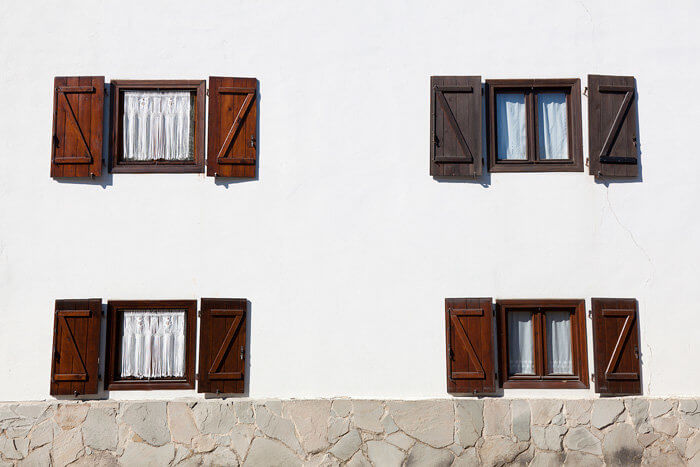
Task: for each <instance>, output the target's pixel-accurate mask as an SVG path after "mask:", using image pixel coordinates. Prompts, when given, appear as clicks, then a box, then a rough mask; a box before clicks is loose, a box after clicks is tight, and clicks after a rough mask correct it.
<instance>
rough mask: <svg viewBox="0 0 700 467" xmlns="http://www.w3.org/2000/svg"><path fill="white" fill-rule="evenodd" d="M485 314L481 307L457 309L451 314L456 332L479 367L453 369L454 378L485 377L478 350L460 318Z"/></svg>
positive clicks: (470, 357)
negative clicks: (473, 368)
mask: <svg viewBox="0 0 700 467" xmlns="http://www.w3.org/2000/svg"><path fill="white" fill-rule="evenodd" d="M483 314H484V310H481V309H478V310H455V312H454V314H450V321H451V322H452V326H453V327H454V328H455V334H457V337H458V338H459V340H460V341H461V342H462V345H463V346H464V348H465V349H466V351H467V355H469V359H470V360H471V361H472V363H474V365H475V366H476V367H477V368H478V370H477V371H459V372H456V371H453V372H451V373H452V378H453V379H477V378H478V379H483V378H484V376H485V373H484V367H483V365H482V364H481V361H480V360H479V358H478V357H477V355H476V350H475V349H474V346H473V345H472V343H471V341H470V340H469V337H468V336H467V332H466V330H465V329H464V326H463V325H462V322H461V321H460V320H459V319H458V316H482V315H483Z"/></svg>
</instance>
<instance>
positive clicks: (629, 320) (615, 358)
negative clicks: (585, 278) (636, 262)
mask: <svg viewBox="0 0 700 467" xmlns="http://www.w3.org/2000/svg"><path fill="white" fill-rule="evenodd" d="M591 303H592V305H593V354H594V360H595V390H596V392H597V393H600V394H605V395H621V394H641V393H642V381H641V363H640V360H639V329H638V325H637V322H638V320H637V300H635V299H633V298H593V299H592V300H591Z"/></svg>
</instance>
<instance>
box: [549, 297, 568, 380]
mask: <svg viewBox="0 0 700 467" xmlns="http://www.w3.org/2000/svg"><path fill="white" fill-rule="evenodd" d="M546 315H547V374H550V375H559V374H562V375H570V374H572V373H573V372H574V365H573V361H572V359H571V319H570V318H571V314H570V313H569V312H567V311H548V312H547V313H546Z"/></svg>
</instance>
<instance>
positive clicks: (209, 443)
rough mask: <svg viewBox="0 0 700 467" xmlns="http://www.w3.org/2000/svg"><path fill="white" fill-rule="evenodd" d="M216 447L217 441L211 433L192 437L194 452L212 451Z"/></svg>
mask: <svg viewBox="0 0 700 467" xmlns="http://www.w3.org/2000/svg"><path fill="white" fill-rule="evenodd" d="M215 447H216V442H215V441H214V438H212V437H211V435H197V436H195V437H194V438H192V449H194V452H196V453H199V454H202V453H205V452H211V451H213V450H214V448H215Z"/></svg>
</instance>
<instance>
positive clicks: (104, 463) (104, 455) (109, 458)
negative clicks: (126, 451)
mask: <svg viewBox="0 0 700 467" xmlns="http://www.w3.org/2000/svg"><path fill="white" fill-rule="evenodd" d="M117 465H119V460H118V459H117V457H116V456H115V455H114V454H112V453H111V452H108V451H102V452H93V453H92V454H88V455H86V456H83V457H81V458H80V459H78V460H77V461H75V462H73V463H72V464H71V467H116V466H117Z"/></svg>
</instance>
